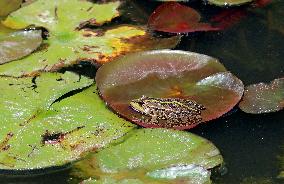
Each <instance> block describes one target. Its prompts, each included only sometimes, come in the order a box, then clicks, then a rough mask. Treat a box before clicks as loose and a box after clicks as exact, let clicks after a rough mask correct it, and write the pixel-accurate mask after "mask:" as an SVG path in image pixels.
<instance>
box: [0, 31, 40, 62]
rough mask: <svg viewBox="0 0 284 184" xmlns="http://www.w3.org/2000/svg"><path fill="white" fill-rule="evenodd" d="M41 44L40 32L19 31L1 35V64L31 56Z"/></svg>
mask: <svg viewBox="0 0 284 184" xmlns="http://www.w3.org/2000/svg"><path fill="white" fill-rule="evenodd" d="M41 42H42V37H41V31H40V30H29V31H17V32H12V33H9V34H6V35H0V64H3V63H6V62H9V61H12V60H16V59H20V58H22V57H24V56H27V55H29V54H30V53H31V52H33V51H34V50H36V49H37V48H38V47H39V46H40V44H41Z"/></svg>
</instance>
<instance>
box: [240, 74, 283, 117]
mask: <svg viewBox="0 0 284 184" xmlns="http://www.w3.org/2000/svg"><path fill="white" fill-rule="evenodd" d="M239 107H240V108H241V110H242V111H244V112H246V113H251V114H261V113H269V112H276V111H279V110H281V109H283V108H284V78H279V79H275V80H273V81H272V82H271V83H270V84H265V83H259V84H253V85H249V86H247V87H246V90H245V93H244V97H243V99H242V101H241V102H240V104H239Z"/></svg>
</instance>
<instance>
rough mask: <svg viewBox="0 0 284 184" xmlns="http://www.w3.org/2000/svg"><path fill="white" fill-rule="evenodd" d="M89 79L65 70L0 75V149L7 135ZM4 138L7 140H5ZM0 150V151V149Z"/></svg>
mask: <svg viewBox="0 0 284 184" xmlns="http://www.w3.org/2000/svg"><path fill="white" fill-rule="evenodd" d="M92 82H93V80H91V79H88V78H86V77H80V76H78V75H76V74H73V73H70V72H67V73H65V74H59V73H43V74H41V75H40V76H37V77H25V78H13V77H0V96H1V101H0V109H1V120H2V121H1V129H0V150H3V149H5V148H6V147H7V143H8V142H7V141H8V140H7V138H9V136H11V135H14V134H15V131H16V130H17V129H18V128H21V127H23V126H25V125H26V124H29V122H30V121H31V120H32V119H33V118H34V117H35V116H36V115H37V114H39V113H40V112H41V111H44V110H46V109H48V108H49V107H50V105H51V104H52V103H53V102H54V101H55V100H57V99H58V98H60V97H61V96H63V95H64V94H66V93H68V92H70V91H72V90H75V89H80V88H83V87H86V86H88V85H90V84H92ZM6 140H7V141H6ZM0 153H1V151H0Z"/></svg>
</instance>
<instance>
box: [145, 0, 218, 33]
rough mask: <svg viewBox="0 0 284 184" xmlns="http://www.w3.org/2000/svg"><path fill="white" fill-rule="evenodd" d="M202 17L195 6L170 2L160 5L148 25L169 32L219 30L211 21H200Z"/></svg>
mask: <svg viewBox="0 0 284 184" xmlns="http://www.w3.org/2000/svg"><path fill="white" fill-rule="evenodd" d="M200 19H201V16H200V15H199V13H198V12H197V11H196V10H194V9H193V8H190V7H188V6H184V5H181V4H179V3H176V2H169V3H164V4H162V5H160V6H159V7H158V8H157V9H156V10H155V11H154V12H153V13H152V15H151V16H150V18H149V21H148V26H149V27H150V28H151V29H153V30H156V31H162V32H169V33H187V32H195V31H214V30H219V28H217V27H213V26H212V25H211V24H210V23H203V22H200Z"/></svg>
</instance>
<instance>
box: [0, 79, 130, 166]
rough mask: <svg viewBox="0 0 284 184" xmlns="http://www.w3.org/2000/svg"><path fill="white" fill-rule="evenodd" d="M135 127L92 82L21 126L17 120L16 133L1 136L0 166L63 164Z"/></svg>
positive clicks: (14, 129)
mask: <svg viewBox="0 0 284 184" xmlns="http://www.w3.org/2000/svg"><path fill="white" fill-rule="evenodd" d="M81 80H84V79H81ZM60 81H61V79H60ZM62 81H63V83H64V80H62ZM58 85H60V84H57V85H56V86H58ZM39 93H40V94H41V92H39ZM3 123H5V122H3ZM9 123H10V124H11V122H9ZM133 127H135V126H134V125H132V124H131V123H129V122H127V121H125V120H124V119H122V118H119V117H118V116H117V115H115V114H114V113H112V112H111V111H110V110H108V109H107V108H106V106H105V103H104V102H103V101H102V100H101V99H100V98H99V96H98V94H97V90H96V86H92V87H91V88H89V89H87V90H85V91H83V92H81V93H78V94H76V95H74V96H72V97H69V98H65V99H63V100H62V101H60V102H56V103H54V104H53V105H52V106H51V108H50V109H48V110H46V111H44V110H42V111H41V112H38V113H37V114H35V115H34V116H33V117H32V118H31V119H29V122H24V124H23V125H22V126H19V125H17V124H14V127H13V129H12V130H11V132H10V134H11V133H12V134H11V135H13V136H12V137H11V138H10V139H9V140H7V139H5V138H4V139H2V144H3V143H5V147H6V149H3V148H4V147H3V146H2V150H1V151H0V169H6V170H17V171H19V170H31V169H41V168H46V167H51V166H61V165H64V164H67V163H69V162H71V161H74V160H77V159H79V158H81V156H82V154H83V153H85V152H87V151H95V150H97V149H100V148H102V147H104V146H106V145H108V144H109V143H110V142H112V141H113V140H115V139H118V138H119V137H121V136H123V135H124V134H126V132H128V131H130V130H131V129H133ZM1 134H2V133H1ZM3 140H7V141H3ZM0 145H1V144H0ZM3 145H4V144H3Z"/></svg>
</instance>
